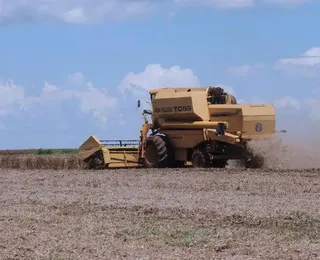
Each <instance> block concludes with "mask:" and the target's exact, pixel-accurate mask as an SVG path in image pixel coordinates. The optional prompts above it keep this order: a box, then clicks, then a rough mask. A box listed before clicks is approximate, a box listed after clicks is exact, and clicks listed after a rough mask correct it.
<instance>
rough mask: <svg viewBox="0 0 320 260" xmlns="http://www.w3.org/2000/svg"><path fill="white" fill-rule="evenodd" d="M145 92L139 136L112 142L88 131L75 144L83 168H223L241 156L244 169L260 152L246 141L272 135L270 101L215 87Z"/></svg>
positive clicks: (255, 164) (255, 161)
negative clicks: (246, 100)
mask: <svg viewBox="0 0 320 260" xmlns="http://www.w3.org/2000/svg"><path fill="white" fill-rule="evenodd" d="M149 94H150V99H151V106H152V111H146V110H144V112H143V116H144V120H145V122H144V124H143V125H142V127H141V130H140V138H139V140H127V141H117V143H115V141H99V140H98V139H97V138H96V137H94V136H91V137H90V138H89V139H88V140H87V141H85V142H84V144H83V145H82V146H81V147H80V149H79V150H80V151H79V157H80V159H82V160H83V161H84V162H85V163H86V164H87V165H88V167H89V168H123V167H125V168H128V167H148V168H164V167H169V168H172V167H182V166H185V165H187V164H188V163H191V164H192V165H193V166H194V167H219V168H223V167H226V165H227V164H228V160H232V159H236V160H242V161H243V163H244V165H245V167H247V168H259V167H262V166H263V163H264V159H263V157H262V156H261V155H254V153H253V151H252V149H250V147H249V145H248V144H250V142H252V141H254V140H265V139H267V140H269V139H272V138H273V137H274V136H275V134H276V130H275V123H276V119H275V109H274V107H273V105H271V104H254V105H250V104H237V100H236V98H235V97H234V96H232V95H230V94H228V93H225V92H224V90H223V89H222V88H220V87H206V88H198V87H196V88H162V89H154V90H151V91H150V92H149ZM138 104H140V102H138ZM146 114H150V115H151V120H152V123H150V124H149V123H148V120H147V119H146ZM150 131H151V132H150Z"/></svg>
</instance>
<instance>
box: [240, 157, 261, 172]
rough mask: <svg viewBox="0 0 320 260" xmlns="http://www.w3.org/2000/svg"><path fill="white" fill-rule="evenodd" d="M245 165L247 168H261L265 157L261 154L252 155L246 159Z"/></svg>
mask: <svg viewBox="0 0 320 260" xmlns="http://www.w3.org/2000/svg"><path fill="white" fill-rule="evenodd" d="M244 165H245V167H246V168H251V169H259V168H262V167H263V165H264V158H263V156H261V155H251V156H249V157H247V158H246V159H245V162H244Z"/></svg>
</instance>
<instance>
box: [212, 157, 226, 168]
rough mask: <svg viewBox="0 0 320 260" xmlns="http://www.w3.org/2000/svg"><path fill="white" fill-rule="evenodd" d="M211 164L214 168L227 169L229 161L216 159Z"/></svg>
mask: <svg viewBox="0 0 320 260" xmlns="http://www.w3.org/2000/svg"><path fill="white" fill-rule="evenodd" d="M211 164H212V167H213V168H225V167H226V166H227V165H228V160H224V159H216V160H212V163H211Z"/></svg>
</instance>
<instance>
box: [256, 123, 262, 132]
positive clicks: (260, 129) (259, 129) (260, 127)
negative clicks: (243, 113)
mask: <svg viewBox="0 0 320 260" xmlns="http://www.w3.org/2000/svg"><path fill="white" fill-rule="evenodd" d="M262 130H263V125H262V123H260V122H259V123H256V131H257V132H261V131H262Z"/></svg>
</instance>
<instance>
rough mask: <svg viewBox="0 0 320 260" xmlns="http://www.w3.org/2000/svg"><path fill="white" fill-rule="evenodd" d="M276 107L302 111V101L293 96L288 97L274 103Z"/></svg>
mask: <svg viewBox="0 0 320 260" xmlns="http://www.w3.org/2000/svg"><path fill="white" fill-rule="evenodd" d="M274 106H275V107H276V108H279V109H300V101H299V100H297V99H295V98H294V97H291V96H286V97H283V98H280V99H277V100H275V101H274Z"/></svg>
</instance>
